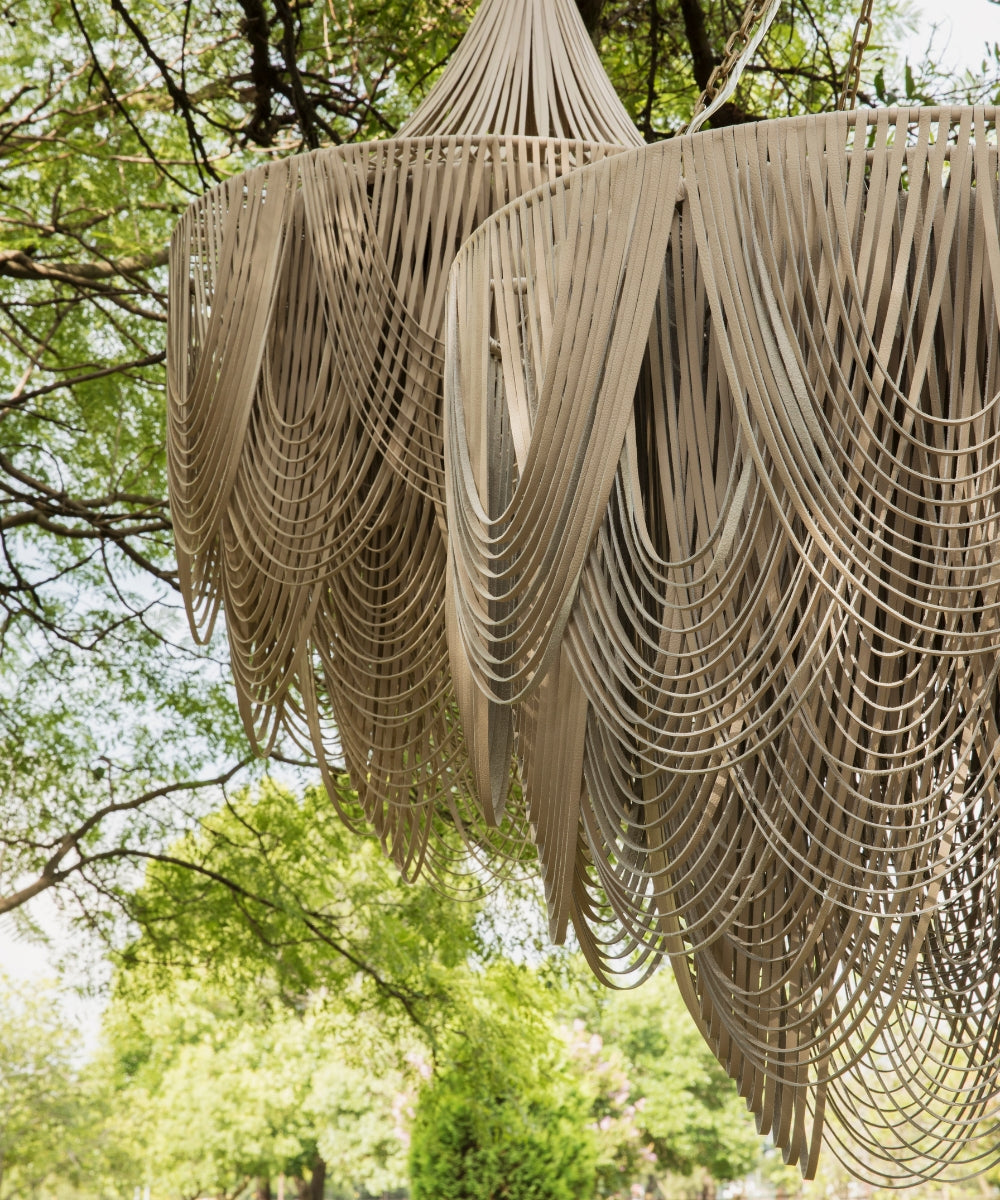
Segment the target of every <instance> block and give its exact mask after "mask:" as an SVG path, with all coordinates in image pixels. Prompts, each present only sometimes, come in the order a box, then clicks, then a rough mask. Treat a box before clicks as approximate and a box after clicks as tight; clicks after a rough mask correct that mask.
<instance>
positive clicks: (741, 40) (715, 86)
mask: <svg viewBox="0 0 1000 1200" xmlns="http://www.w3.org/2000/svg"><path fill="white" fill-rule="evenodd" d="M873 5H874V0H861V11H860V13H859V15H858V20H857V24H856V25H855V26H854V38H853V41H852V43H851V57H850V59H849V60H848V64H847V73H846V78H845V79H844V87H843V90H842V91H841V93H840V96H839V98H838V100H837V108H838V109H845V108H853V107H854V105H855V104H856V102H857V98H858V84H859V83H860V80H861V60H862V58H863V57H864V53H865V50H867V49H868V42H869V39H870V38H871V35H872V8H873ZM780 7H781V0H748V2H747V6H746V8H745V9H744V10H743V16H742V17H741V18H740V23H739V25H738V26H737V27H736V29H734V30H733V32H732V33H731V34H730V35H729V40H728V41H727V42H726V48H725V50H724V51H723V53H722V59H721V60H720V62H719V63H718V64H717V66H716V67H715V69H714V70H713V71H712V74H711V75H710V76H709V79H708V83H707V84H706V85H705V90H704V91H703V92H702V93H701V95H700V96H699V97H698V100H697V103H696V104H695V106H694V112H693V113H692V115H691V121H690V124H689V125H688V127H687V129H686V130H684V132H685V133H694V132H695V131H696V130H697V129H698V128H699V126H701V125H702V124H703V123H704V122H705V121H707V120H708V118H709V117H710V116H711V114H712V113H714V112H715V111H716V110H717V109H718V108H720V107H721V106H722V105H723V104H724V103H725V102H726V100H728V98H729V97H730V96H731V95H732V94H733V92H734V91H735V90H736V85H737V84H738V83H739V79H740V76H741V75H742V74H743V69H744V67H745V66H746V64H747V62H748V61H749V60H750V58H751V56H752V55H753V53H754V51H755V50H756V49H757V47H758V46H759V45H760V43H761V42H762V41H763V39H764V35H765V34H766V33H767V31H768V29H769V28H770V26H771V23H772V22H773V21H774V18H775V17H776V16H777V14H778V9H779V8H780ZM755 27H756V32H754V29H755Z"/></svg>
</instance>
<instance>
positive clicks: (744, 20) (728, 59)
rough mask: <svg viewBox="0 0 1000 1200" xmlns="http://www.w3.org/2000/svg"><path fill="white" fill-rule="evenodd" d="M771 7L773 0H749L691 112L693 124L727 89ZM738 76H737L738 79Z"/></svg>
mask: <svg viewBox="0 0 1000 1200" xmlns="http://www.w3.org/2000/svg"><path fill="white" fill-rule="evenodd" d="M771 7H772V2H771V0H748V3H747V6H746V8H745V9H744V10H743V16H742V17H741V18H740V23H739V25H737V27H736V28H735V29H734V30H733V32H732V33H731V34H730V35H729V40H728V41H727V42H726V48H725V50H723V52H722V58H721V59H720V61H719V62H718V63H716V65H715V67H714V68H713V70H712V74H711V75H709V77H708V83H706V84H705V90H704V91H703V92H702V93H701V95H700V96H699V97H698V100H697V103H696V104H695V106H694V112H693V113H692V114H691V118H692V124H693V123H694V118H695V117H697V116H698V115H699V114H700V113H702V112H704V110H705V109H706V108H708V107H709V106H710V105H711V103H712V102H713V100H715V99H716V97H717V96H719V95H720V94H721V93H722V92H723V91H725V89H726V85H727V84H728V83H729V77H730V75H731V74H732V72H733V68H734V67H735V66H736V64H737V63H738V62H739V60H740V55H742V54H743V53H744V52H745V50H746V48H747V46H749V45H750V32H751V30H752V29H753V27H754V26H755V25H756V24H757V22H758V21H761V20H763V19H764V17H765V16H766V15H767V10H768V9H769V8H771ZM738 78H739V77H738V76H737V80H738ZM703 119H704V118H703Z"/></svg>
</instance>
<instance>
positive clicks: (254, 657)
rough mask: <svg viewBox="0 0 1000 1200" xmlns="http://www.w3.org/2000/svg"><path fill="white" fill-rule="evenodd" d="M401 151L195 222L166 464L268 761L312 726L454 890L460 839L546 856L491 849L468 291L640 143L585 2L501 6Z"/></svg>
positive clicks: (178, 303) (516, 838)
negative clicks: (457, 360)
mask: <svg viewBox="0 0 1000 1200" xmlns="http://www.w3.org/2000/svg"><path fill="white" fill-rule="evenodd" d="M403 133H404V134H405V135H406V136H401V137H400V138H396V139H392V140H389V141H385V142H378V143H367V144H364V145H357V146H341V147H334V148H331V149H324V150H319V151H316V152H314V153H312V154H309V155H305V156H302V157H299V158H295V159H292V160H288V161H283V162H277V163H274V164H269V165H267V166H263V167H260V168H258V169H256V170H253V171H250V172H247V173H245V174H243V175H240V176H238V177H236V178H233V179H231V180H228V181H227V182H225V183H223V184H222V185H220V186H219V187H217V188H215V189H213V190H212V191H211V192H209V193H208V194H207V195H206V196H204V197H203V198H202V199H201V200H199V201H198V202H197V203H195V204H193V205H192V206H191V208H190V209H189V210H188V212H187V213H186V214H185V216H184V218H183V220H182V221H181V222H180V224H179V225H178V227H177V230H176V233H175V235H174V238H173V243H172V248H171V310H170V327H169V351H168V381H169V413H168V454H169V469H170V489H171V505H172V511H173V517H174V523H175V529H176V540H177V554H178V562H179V566H180V573H181V583H182V587H183V590H184V595H185V598H186V601H187V604H188V610H189V613H190V615H191V622H192V628H193V630H194V632H195V635H196V637H198V638H199V639H206V638H207V637H209V636H210V634H211V632H212V628H213V625H214V623H215V621H216V617H217V615H218V613H219V611H220V609H224V611H225V624H226V631H227V634H228V638H229V645H230V652H231V660H232V667H233V672H234V675H235V678H236V686H237V694H238V697H239V703H240V709H241V712H242V714H243V719H244V723H245V725H246V727H247V730H248V732H249V734H250V736H251V738H252V740H253V742H254V745H255V746H256V747H257V748H258V749H259V750H260V751H261V752H262V753H267V752H268V750H269V749H270V748H271V747H272V746H273V744H274V740H275V737H276V736H277V734H278V731H279V729H281V728H283V727H284V728H286V729H290V730H291V731H292V733H293V734H294V735H295V736H296V737H297V738H298V740H299V741H300V742H301V743H302V744H303V745H305V746H307V747H309V748H310V749H311V750H312V751H313V752H314V753H315V755H316V756H317V757H318V759H319V762H320V764H321V765H322V767H323V769H324V771H325V772H326V773H327V778H328V782H329V783H330V785H331V786H330V791H331V795H332V796H334V797H335V796H336V795H337V793H338V789H337V787H336V786H335V785H336V780H335V779H334V778H332V776H331V774H330V769H329V764H330V763H334V762H337V761H338V760H342V761H343V762H344V763H345V764H346V767H347V770H348V772H349V775H350V780H351V784H352V786H353V787H354V788H355V789H356V791H357V793H358V796H359V797H360V802H361V808H362V810H363V822H364V823H367V824H369V825H370V826H372V827H374V829H375V830H376V832H377V834H378V836H379V837H380V838H381V840H382V842H383V845H384V846H385V847H386V850H387V851H388V852H389V853H390V854H391V855H392V856H393V857H394V859H395V860H396V862H397V863H398V864H399V866H400V867H401V868H402V869H403V870H404V872H406V873H407V874H408V875H409V876H411V877H412V876H414V875H416V873H417V872H418V871H419V870H420V869H421V866H422V865H426V866H428V867H430V869H433V868H434V865H435V862H440V863H441V865H446V866H448V867H449V869H451V868H452V867H454V865H455V864H454V862H453V861H452V856H453V853H454V851H455V848H456V846H458V845H459V842H458V839H456V838H455V837H454V836H452V834H453V832H454V831H455V830H457V831H458V832H459V833H460V834H462V835H464V837H465V839H466V841H467V842H468V843H469V845H471V846H473V847H477V846H479V845H480V843H484V844H485V845H487V846H488V848H489V854H490V855H494V854H500V855H501V856H502V855H503V854H504V853H509V854H510V855H512V856H515V857H516V856H518V855H519V854H520V853H521V847H522V845H523V839H524V836H525V825H524V820H523V816H521V815H519V814H518V813H517V812H513V813H512V815H511V818H510V820H509V821H508V822H507V825H506V827H505V829H504V830H503V831H500V832H497V831H494V830H485V829H484V828H483V823H482V819H481V816H480V814H479V810H478V808H477V806H476V805H475V803H474V801H473V800H472V786H471V781H470V776H469V768H468V759H467V754H466V752H465V749H464V746H463V741H462V735H461V730H460V727H459V724H458V719H457V713H456V706H455V702H454V696H453V690H452V687H451V681H450V674H449V670H448V662H447V646H446V639H445V632H444V617H443V612H444V590H445V566H446V549H445V532H444V531H445V521H444V513H443V495H444V482H443V458H442V434H441V377H442V372H443V368H444V347H443V340H442V334H443V317H444V297H445V289H446V284H447V277H448V270H449V268H450V266H451V263H452V260H453V258H454V255H455V253H456V252H457V250H458V247H459V246H460V245H461V243H462V242H463V241H464V240H465V238H467V237H468V236H469V234H470V233H471V232H472V231H473V230H474V229H475V228H476V226H477V225H478V224H479V223H480V222H481V221H482V220H483V219H484V218H485V217H487V216H488V215H489V214H490V213H491V212H493V211H495V210H496V209H497V208H500V207H501V206H503V205H504V204H506V203H507V202H508V201H509V200H511V199H513V198H514V197H516V196H518V195H520V194H521V193H523V192H525V191H527V190H530V189H532V188H534V187H536V186H538V185H539V184H542V183H545V182H546V181H553V180H555V179H556V178H558V177H559V176H560V175H562V174H564V173H566V172H567V171H570V170H573V169H574V168H576V167H579V166H581V165H584V164H587V163H590V162H593V161H595V160H597V159H600V158H602V157H603V156H604V155H606V154H609V153H612V152H615V151H616V150H617V149H618V148H619V146H616V145H614V144H612V143H613V142H615V141H617V142H618V143H620V145H640V144H641V138H640V137H639V135H638V133H637V132H636V130H635V129H634V127H633V126H632V125H631V123H630V121H629V119H628V116H627V114H626V113H625V110H624V108H623V107H622V106H621V103H620V102H619V101H618V99H617V97H615V95H614V93H613V91H612V89H611V87H610V84H609V83H608V80H607V77H606V76H605V75H604V72H603V70H602V68H601V65H600V62H599V60H598V58H597V55H596V53H595V52H594V49H593V47H592V46H591V44H590V42H589V39H588V38H587V35H586V32H585V31H584V29H583V25H582V22H581V21H580V18H579V15H578V13H577V12H576V8H575V6H574V5H573V3H572V0H517V2H516V3H513V4H512V3H509V2H508V0H488V2H487V3H485V4H484V5H483V6H482V8H481V10H480V12H479V14H478V15H477V18H476V21H475V22H474V23H473V26H472V28H471V29H470V32H469V34H468V35H467V39H466V41H465V42H464V43H463V50H462V51H460V53H459V55H458V56H456V60H455V61H454V62H453V63H452V64H451V65H450V66H449V68H448V70H447V71H446V72H445V73H444V75H443V76H442V78H441V80H440V82H439V84H438V85H437V86H436V87H435V89H434V90H433V91H432V92H431V94H430V95H429V96H428V98H427V101H426V102H425V103H424V104H423V105H422V106H421V107H420V108H419V109H418V110H417V112H416V113H415V114H414V116H413V118H412V119H411V120H410V122H408V124H407V127H406V129H405V130H404V131H403ZM595 138H596V139H598V140H594V139H595ZM344 816H345V818H349V819H351V820H352V821H355V822H357V820H358V814H354V813H351V812H345V813H344ZM439 833H440V834H441V835H442V836H441V837H437V836H436V835H437V834H439ZM447 875H448V872H447V871H442V877H447Z"/></svg>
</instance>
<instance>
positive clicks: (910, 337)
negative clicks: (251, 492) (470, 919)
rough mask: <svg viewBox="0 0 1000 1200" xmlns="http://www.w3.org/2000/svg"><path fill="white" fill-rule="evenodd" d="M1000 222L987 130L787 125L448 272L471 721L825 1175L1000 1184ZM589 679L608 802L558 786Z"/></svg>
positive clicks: (600, 901) (570, 180)
mask: <svg viewBox="0 0 1000 1200" xmlns="http://www.w3.org/2000/svg"><path fill="white" fill-rule="evenodd" d="M998 192H1000V187H998V153H997V134H996V114H995V112H994V111H993V110H972V109H955V110H948V109H942V110H929V109H923V110H919V109H914V110H912V111H903V110H901V111H893V110H883V111H878V112H866V111H861V112H858V113H836V114H830V115H828V116H821V117H808V118H801V119H794V120H788V121H767V122H761V123H760V124H757V125H745V126H740V127H736V128H729V129H722V130H718V131H712V132H709V133H702V134H697V135H694V136H691V137H685V138H678V139H675V140H674V141H671V142H665V143H661V144H659V145H657V146H651V147H648V148H645V149H642V150H638V151H632V152H628V153H626V154H623V155H619V156H616V157H614V158H609V159H607V160H605V161H604V162H601V163H598V164H596V165H594V166H591V167H589V168H586V169H583V170H580V171H577V172H575V173H573V174H571V175H568V176H566V177H564V178H563V179H561V180H560V181H559V182H558V183H556V184H554V185H552V186H549V187H546V188H544V189H540V190H538V191H535V192H533V193H530V194H528V195H525V196H523V197H521V198H520V199H518V200H516V201H514V202H513V203H512V204H511V205H509V206H508V207H507V208H506V209H504V210H503V211H501V212H500V213H498V214H496V215H495V216H493V217H491V218H490V219H489V220H487V221H486V222H485V223H484V224H483V225H482V226H481V227H480V228H479V229H477V230H476V232H475V233H474V234H473V236H472V238H471V239H470V240H469V242H468V243H467V244H466V245H465V246H464V247H463V249H462V251H461V253H460V254H459V256H458V259H457V261H456V265H455V268H454V271H453V277H452V296H451V303H450V307H449V321H450V327H449V330H448V338H447V344H448V353H449V356H450V361H449V364H448V371H447V376H446V379H447V386H446V395H445V405H446V428H447V439H446V460H445V461H446V465H447V507H448V523H449V574H450V583H449V587H450V590H451V594H452V597H453V604H454V620H455V625H456V628H455V631H454V634H453V636H452V648H453V657H454V660H455V661H454V670H455V671H456V673H460V674H461V675H462V676H463V678H466V679H468V680H469V681H470V682H469V683H467V684H466V685H465V688H464V691H463V693H462V696H463V697H464V696H467V695H469V694H470V693H475V694H476V695H477V696H480V697H482V698H484V700H485V701H486V702H487V703H485V704H484V702H483V700H477V702H476V703H477V705H479V707H480V708H481V709H482V711H483V712H485V713H486V714H487V716H486V731H485V735H486V736H487V737H489V736H491V735H492V736H494V737H495V738H496V739H498V740H502V741H503V744H507V742H508V740H509V738H510V735H509V734H508V733H507V732H506V729H507V726H512V730H513V742H514V745H515V746H516V756H517V758H518V761H519V762H521V763H522V764H523V766H522V770H526V771H529V772H530V774H528V775H526V778H531V779H532V781H533V790H532V798H531V805H530V812H531V819H532V827H533V829H534V830H535V831H536V837H538V839H539V842H540V845H542V857H543V862H547V860H548V858H549V851H548V848H547V847H546V846H544V844H543V839H542V837H541V836H540V835H541V833H542V832H544V837H545V838H548V837H549V836H550V834H549V831H550V830H553V829H555V828H556V827H557V825H559V822H561V821H564V820H565V818H566V816H567V814H569V813H573V812H577V811H579V814H580V817H579V826H578V834H577V838H576V865H575V869H574V872H573V895H572V897H571V901H570V905H571V912H572V917H573V921H574V924H575V926H576V930H577V933H578V935H579V937H580V940H581V943H582V945H583V948H584V951H585V952H586V953H587V955H588V958H589V959H590V961H591V963H592V965H593V966H594V968H595V970H597V972H598V973H599V974H601V975H603V976H605V977H606V978H608V979H609V980H613V979H615V978H620V977H623V976H624V977H626V978H627V977H629V976H631V977H635V976H641V974H642V973H643V972H644V971H645V970H647V969H648V966H649V964H651V963H652V962H655V960H656V959H657V958H658V957H660V956H669V957H670V958H671V959H672V961H673V962H674V967H675V971H676V972H677V974H678V978H679V979H680V980H681V982H682V984H683V991H684V994H685V996H686V998H687V999H688V1003H689V1004H690V1005H691V1006H692V1007H693V1008H694V1009H695V1010H696V1012H697V1013H698V1015H699V1017H700V1023H701V1024H702V1027H703V1029H704V1031H705V1033H706V1036H707V1037H708V1040H709V1042H710V1044H711V1045H712V1046H713V1048H714V1050H715V1052H716V1054H717V1055H718V1057H719V1060H720V1062H722V1063H723V1065H724V1066H725V1067H726V1069H727V1070H728V1071H729V1073H730V1075H731V1076H732V1077H733V1079H734V1080H735V1081H736V1082H737V1085H738V1087H739V1088H740V1091H741V1093H742V1094H743V1095H744V1096H745V1097H746V1098H747V1102H748V1104H749V1105H750V1107H751V1108H752V1109H753V1111H754V1112H755V1113H756V1114H757V1116H758V1122H759V1125H760V1128H761V1130H762V1131H764V1132H769V1133H770V1134H771V1136H772V1137H773V1138H774V1140H775V1142H776V1144H777V1145H778V1146H780V1147H781V1148H782V1150H783V1151H784V1154H785V1158H786V1160H787V1161H789V1162H796V1163H799V1164H800V1165H801V1167H802V1169H803V1171H804V1172H805V1173H806V1174H812V1173H813V1172H814V1171H815V1169H816V1161H817V1155H818V1151H819V1145H820V1141H821V1137H822V1135H823V1133H824V1131H826V1132H827V1133H828V1135H829V1137H828V1140H829V1142H830V1144H831V1145H832V1146H833V1148H834V1149H835V1151H836V1153H838V1154H839V1155H840V1156H841V1157H842V1158H843V1159H844V1160H845V1161H846V1162H847V1163H848V1164H849V1165H850V1166H851V1169H852V1170H853V1171H854V1172H855V1173H856V1174H858V1175H860V1176H862V1177H865V1178H868V1179H871V1180H873V1181H875V1182H892V1183H897V1184H901V1183H908V1182H912V1181H913V1180H915V1179H917V1178H919V1177H937V1178H940V1177H942V1176H943V1177H952V1178H954V1177H956V1176H960V1175H962V1174H963V1173H966V1172H967V1171H969V1170H974V1169H976V1168H977V1167H979V1166H982V1165H987V1164H988V1163H989V1162H991V1161H992V1162H995V1161H996V1159H997V1157H998V1152H1000V1151H998V1146H997V1138H996V1123H997V1116H998V1106H1000V1098H998V1088H997V1079H998V1078H1000V949H998V948H1000V901H998V888H997V884H998V872H1000V805H998V803H997V770H998V763H1000V726H998V721H1000V690H998V684H997V676H998V670H1000V622H998V615H1000V542H998V539H1000V336H998V335H1000V196H998ZM486 305H488V309H487V310H486V311H487V312H488V320H487V319H486V316H484V306H486ZM487 342H488V345H487ZM491 379H493V380H495V381H497V382H496V383H495V384H494V388H493V391H490V390H489V389H490V380H491ZM496 393H498V394H496ZM487 394H489V395H490V396H491V402H490V404H489V405H485V406H484V405H483V399H482V398H483V396H484V395H487ZM514 447H517V450H516V452H515V450H514ZM484 461H487V462H489V463H490V464H491V465H490V468H489V472H487V475H488V476H489V478H488V480H487V478H486V476H485V475H484V473H483V470H482V468H481V467H480V466H477V464H482V463H483V462H484ZM490 472H492V474H490ZM497 481H499V484H498V482H497ZM567 668H569V670H570V671H571V672H572V673H573V675H574V676H575V679H576V681H577V684H578V686H579V688H580V689H581V691H582V693H583V694H584V695H585V697H586V701H587V707H588V712H587V720H586V728H585V737H584V744H583V753H582V778H581V760H580V759H579V758H578V757H577V755H576V754H575V752H574V753H573V754H569V753H563V754H559V755H556V754H551V753H547V754H546V763H545V771H544V773H542V772H537V771H534V770H533V769H532V767H531V764H532V761H533V759H534V758H536V757H538V756H539V753H540V748H542V747H544V748H546V750H547V748H548V746H549V744H550V739H553V740H558V739H560V738H564V739H565V738H567V731H566V730H564V728H563V725H564V723H565V721H566V719H567V712H568V710H567V709H566V707H565V702H564V706H563V711H561V712H559V713H555V714H554V715H553V718H552V724H551V725H549V726H546V725H545V724H544V722H540V719H539V713H540V712H544V711H547V710H548V709H550V708H552V707H553V706H552V705H551V704H550V701H549V697H550V695H551V693H552V692H553V691H554V690H556V691H558V692H559V693H562V692H563V691H564V689H565V686H566V685H565V679H564V677H565V673H566V671H567ZM566 695H567V696H569V695H570V691H569V690H567V691H566ZM574 719H575V718H574ZM556 722H560V723H558V724H557V723H556ZM491 724H492V729H491ZM566 744H567V745H568V744H569V743H568V742H567V743H566ZM581 784H582V790H581ZM559 828H560V833H559V843H558V845H559V846H560V847H561V846H564V845H566V844H567V841H568V837H567V833H566V832H565V831H564V829H563V827H562V826H559ZM559 861H560V863H561V859H560V860H559ZM559 878H561V876H559ZM547 883H548V884H549V891H550V893H552V892H555V893H556V895H557V897H558V894H559V893H558V889H557V886H556V884H555V882H554V881H550V880H549V877H548V875H547ZM554 911H555V913H556V914H558V912H559V911H560V910H559V908H558V907H556V908H555V910H554ZM987 1135H989V1136H988V1137H987ZM978 1139H984V1140H978Z"/></svg>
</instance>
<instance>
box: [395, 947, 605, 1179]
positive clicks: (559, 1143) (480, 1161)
mask: <svg viewBox="0 0 1000 1200" xmlns="http://www.w3.org/2000/svg"><path fill="white" fill-rule="evenodd" d="M467 1004H468V1007H467V1009H466V1012H465V1014H464V1016H465V1021H464V1028H463V1030H462V1032H461V1036H460V1037H458V1038H456V1039H455V1040H454V1041H453V1042H452V1044H451V1046H450V1047H449V1051H448V1054H447V1056H446V1057H445V1058H444V1059H443V1060H442V1062H441V1063H440V1064H439V1069H438V1070H437V1071H436V1072H435V1074H434V1077H433V1079H432V1080H431V1081H430V1083H429V1084H427V1086H425V1087H424V1089H423V1090H422V1091H421V1093H420V1097H419V1100H418V1102H417V1108H416V1116H415V1119H414V1123H413V1134H412V1142H411V1146H410V1187H411V1197H412V1200H494V1198H499V1197H504V1198H508V1200H584V1198H589V1197H590V1196H592V1195H593V1188H594V1158H595V1153H594V1144H593V1139H592V1137H591V1136H590V1133H589V1130H588V1129H587V1112H586V1107H585V1103H584V1100H583V1097H582V1095H581V1093H580V1092H579V1089H578V1088H577V1087H576V1086H575V1082H574V1080H573V1077H572V1072H571V1069H570V1064H569V1062H568V1059H567V1057H566V1054H565V1052H564V1048H563V1047H562V1045H561V1043H560V1042H559V1040H558V1039H553V1038H552V1036H551V1031H550V1027H549V1026H548V1024H547V1023H546V1022H545V1021H544V1020H543V1015H544V1014H545V1011H546V1009H547V1008H548V1004H547V1003H546V1000H545V997H544V996H543V995H542V994H541V992H540V990H539V989H538V986H537V983H536V982H535V980H534V978H533V977H532V976H531V974H530V973H529V972H528V971H527V970H526V969H522V970H516V969H513V968H510V967H506V966H505V967H500V968H495V969H493V970H492V971H490V972H487V973H486V974H485V975H484V976H483V977H482V979H481V980H479V981H478V985H477V986H476V987H474V988H473V989H472V990H471V991H470V993H469V995H468V996H467Z"/></svg>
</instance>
